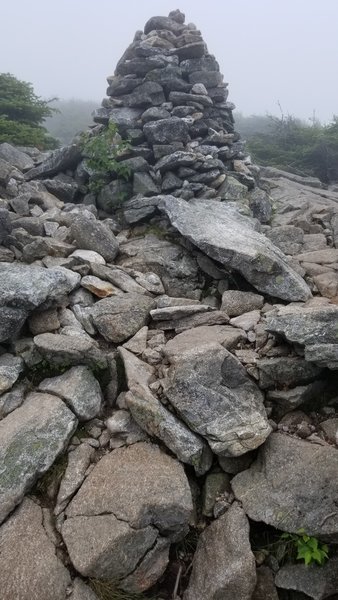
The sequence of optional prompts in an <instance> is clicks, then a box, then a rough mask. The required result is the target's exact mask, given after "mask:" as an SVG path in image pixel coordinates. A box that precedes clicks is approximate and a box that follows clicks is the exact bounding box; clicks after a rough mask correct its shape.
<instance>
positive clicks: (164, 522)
mask: <svg viewBox="0 0 338 600" xmlns="http://www.w3.org/2000/svg"><path fill="white" fill-rule="evenodd" d="M191 509H192V504H191V492H190V488H189V484H188V480H187V478H186V476H185V473H184V470H183V467H182V466H181V465H180V464H179V463H178V462H177V461H175V460H174V459H173V458H171V457H170V456H168V455H167V454H164V452H162V451H161V450H160V449H159V448H158V446H156V445H154V444H147V443H144V442H142V443H139V444H134V445H132V446H128V447H127V448H118V449H117V450H114V451H113V452H111V453H110V454H107V455H106V456H104V457H103V458H101V460H100V461H99V463H97V465H96V466H95V468H94V469H93V471H92V472H91V473H90V475H89V476H88V477H87V479H86V480H85V482H84V483H83V485H82V487H81V488H80V490H79V491H78V493H77V494H76V496H75V497H74V498H73V500H72V502H71V504H70V505H69V506H68V508H67V510H66V514H67V517H68V518H72V517H74V516H76V515H79V514H81V515H83V516H87V517H89V516H94V515H100V514H103V513H106V514H108V513H112V514H114V515H115V516H116V518H117V519H119V520H121V521H125V522H128V523H129V524H130V526H131V527H133V528H134V529H140V528H145V527H148V526H149V525H153V526H154V527H156V528H157V529H158V530H159V531H160V532H161V533H162V534H163V535H168V536H169V537H171V536H172V537H173V538H177V537H181V536H182V535H184V533H185V532H186V527H187V523H188V520H189V517H190V513H191Z"/></svg>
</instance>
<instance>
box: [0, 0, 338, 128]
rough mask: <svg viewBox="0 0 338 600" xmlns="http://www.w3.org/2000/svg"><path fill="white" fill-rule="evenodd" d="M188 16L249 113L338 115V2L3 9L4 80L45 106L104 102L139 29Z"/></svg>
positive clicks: (18, 5) (107, 0) (7, 1)
mask: <svg viewBox="0 0 338 600" xmlns="http://www.w3.org/2000/svg"><path fill="white" fill-rule="evenodd" d="M176 8H180V10H182V11H183V12H185V14H186V22H193V23H195V24H196V25H197V27H198V29H200V30H201V31H202V34H203V37H204V40H205V42H206V43H207V45H208V48H209V52H211V53H212V54H215V56H216V58H217V60H218V62H219V63H220V67H221V71H222V73H223V74H224V78H225V81H228V82H229V89H230V95H229V100H231V101H233V102H234V103H235V104H236V107H237V110H239V111H241V112H243V113H244V114H247V115H250V114H254V113H256V114H265V113H266V112H269V113H273V114H280V112H279V108H278V102H280V104H281V106H282V108H283V112H284V113H285V114H286V113H289V114H293V115H295V116H298V117H302V118H304V119H307V118H309V117H311V116H312V115H313V111H314V110H315V114H316V117H317V118H319V119H320V120H322V121H329V120H330V119H331V117H332V115H333V114H338V77H337V71H338V68H337V62H338V35H337V27H338V1H337V0H321V2H318V0H280V1H279V0H278V1H276V0H175V1H172V0H156V1H155V0H118V1H116V0H52V1H51V0H2V8H1V22H2V23H1V24H2V26H1V34H0V71H1V72H10V73H12V74H13V75H15V76H16V77H18V78H19V79H23V80H25V81H30V82H31V83H33V85H34V89H35V92H36V93H37V94H39V95H41V96H43V97H44V98H48V97H51V96H58V97H60V98H83V99H88V100H89V99H93V100H97V101H98V103H100V101H101V99H102V98H103V97H104V96H105V92H106V77H107V76H108V75H110V74H112V73H113V71H114V68H115V64H116V62H117V60H118V59H119V58H120V56H121V54H122V53H123V52H124V50H125V49H126V47H127V45H128V44H129V43H130V42H131V41H132V39H133V36H134V33H135V31H136V30H139V29H143V26H144V24H145V22H146V21H147V20H148V19H149V18H150V17H151V16H154V15H167V14H168V12H169V11H170V10H173V9H176Z"/></svg>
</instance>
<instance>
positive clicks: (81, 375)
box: [39, 365, 102, 421]
mask: <svg viewBox="0 0 338 600" xmlns="http://www.w3.org/2000/svg"><path fill="white" fill-rule="evenodd" d="M39 390H41V391H42V392H47V393H48V394H55V395H56V396H59V397H60V398H62V400H64V401H65V402H66V404H67V405H68V406H69V408H70V409H71V410H72V411H73V412H74V413H75V414H76V416H77V417H78V419H79V420H80V421H89V419H93V418H94V417H96V416H97V415H98V414H99V413H100V410H101V404H102V392H101V388H100V384H99V382H98V381H97V380H96V379H95V377H94V375H93V373H92V372H91V370H90V369H89V368H88V367H85V366H81V365H79V366H76V367H72V368H71V369H69V370H68V371H66V372H65V373H63V374H62V375H58V376H57V377H51V378H50V379H44V380H43V381H42V382H41V383H40V384H39Z"/></svg>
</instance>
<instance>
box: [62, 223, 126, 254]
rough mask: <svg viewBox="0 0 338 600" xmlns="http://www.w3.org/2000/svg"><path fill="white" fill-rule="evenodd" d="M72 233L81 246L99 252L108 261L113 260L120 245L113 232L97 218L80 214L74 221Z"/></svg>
mask: <svg viewBox="0 0 338 600" xmlns="http://www.w3.org/2000/svg"><path fill="white" fill-rule="evenodd" d="M71 233H72V236H73V238H74V239H75V241H76V243H77V245H78V246H79V247H80V248H84V249H85V250H94V251H95V252H98V253H99V254H101V256H103V258H104V259H105V260H106V261H107V262H112V261H113V260H114V258H115V256H116V255H117V253H118V249H119V245H118V242H117V240H116V238H115V236H114V234H113V232H112V231H111V230H110V229H109V228H108V227H106V226H105V224H104V223H101V222H100V221H97V220H96V219H91V218H88V217H87V216H86V215H80V214H78V215H77V216H76V218H75V219H74V221H73V222H72V225H71Z"/></svg>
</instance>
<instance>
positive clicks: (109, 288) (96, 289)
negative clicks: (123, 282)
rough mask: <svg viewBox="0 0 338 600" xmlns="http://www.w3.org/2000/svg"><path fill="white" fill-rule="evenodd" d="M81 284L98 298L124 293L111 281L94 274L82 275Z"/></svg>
mask: <svg viewBox="0 0 338 600" xmlns="http://www.w3.org/2000/svg"><path fill="white" fill-rule="evenodd" d="M81 285H82V287H84V288H85V289H86V290H89V291H90V292H91V293H92V294H94V296H97V297H98V298H107V297H108V296H115V295H119V294H122V292H121V290H120V289H118V288H115V287H114V286H113V285H112V284H111V283H108V282H107V281H103V280H102V279H100V278H99V277H95V276H93V275H86V276H85V277H82V279H81Z"/></svg>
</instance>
